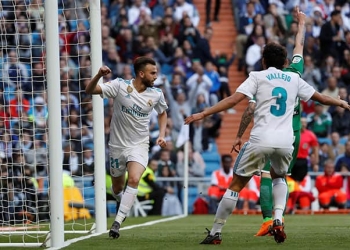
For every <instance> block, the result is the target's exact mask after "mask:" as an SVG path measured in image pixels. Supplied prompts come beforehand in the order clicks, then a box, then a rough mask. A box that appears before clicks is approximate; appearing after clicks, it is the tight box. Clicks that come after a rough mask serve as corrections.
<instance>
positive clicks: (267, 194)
mask: <svg viewBox="0 0 350 250" xmlns="http://www.w3.org/2000/svg"><path fill="white" fill-rule="evenodd" d="M295 11H296V13H297V19H298V32H297V35H296V36H295V47H294V50H293V59H292V63H291V64H290V65H289V67H287V68H284V69H283V71H285V72H294V73H296V74H298V75H299V76H301V74H302V73H303V71H304V60H303V49H304V38H305V18H306V16H305V14H304V13H303V12H301V11H299V8H298V7H296V8H295ZM254 110H255V101H254V99H252V100H250V101H249V105H248V107H247V108H246V110H245V111H244V113H243V116H242V119H241V123H240V126H239V129H238V133H237V137H236V139H235V142H234V144H233V149H235V151H236V152H238V149H236V148H235V147H236V146H239V145H241V140H242V139H241V138H242V136H243V133H244V131H245V130H246V129H247V127H248V125H249V123H250V122H251V120H252V118H253V115H254ZM300 115H301V110H300V99H299V98H297V99H296V103H295V107H294V114H293V131H294V144H293V147H294V151H293V159H292V161H291V162H290V165H289V169H288V172H287V174H288V175H289V174H290V173H291V170H292V167H293V166H294V163H295V160H296V158H297V154H298V149H299V142H300V130H301V122H300ZM260 207H261V213H262V216H263V223H262V225H261V227H260V229H259V231H258V232H257V233H256V235H255V236H265V235H267V234H268V233H269V228H270V227H271V226H272V209H273V205H272V180H271V175H270V162H267V163H266V164H265V166H264V168H263V170H262V171H261V182H260Z"/></svg>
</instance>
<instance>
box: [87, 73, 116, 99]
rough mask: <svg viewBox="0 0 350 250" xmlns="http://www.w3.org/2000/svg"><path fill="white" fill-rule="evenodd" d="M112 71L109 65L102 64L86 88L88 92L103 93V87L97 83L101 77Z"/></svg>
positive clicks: (93, 93)
mask: <svg viewBox="0 0 350 250" xmlns="http://www.w3.org/2000/svg"><path fill="white" fill-rule="evenodd" d="M111 72H112V71H111V70H110V68H108V67H107V66H102V67H101V68H100V69H99V71H98V73H97V74H96V75H95V76H94V77H93V78H92V79H91V81H90V82H89V84H88V85H87V86H86V88H85V93H86V94H90V95H91V94H92V95H100V94H102V89H101V87H100V86H99V85H98V84H97V83H98V81H99V80H100V78H101V77H103V76H106V75H108V74H109V73H111Z"/></svg>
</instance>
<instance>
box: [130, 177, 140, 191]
mask: <svg viewBox="0 0 350 250" xmlns="http://www.w3.org/2000/svg"><path fill="white" fill-rule="evenodd" d="M139 182H140V179H139V178H137V177H135V176H130V175H129V177H128V186H130V187H133V188H137V187H138V185H139Z"/></svg>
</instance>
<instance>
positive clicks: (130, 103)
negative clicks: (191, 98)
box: [85, 57, 168, 238]
mask: <svg viewBox="0 0 350 250" xmlns="http://www.w3.org/2000/svg"><path fill="white" fill-rule="evenodd" d="M134 70H135V75H136V78H135V79H133V80H124V79H121V78H117V79H114V80H113V81H110V82H106V83H101V84H97V83H98V81H99V79H100V78H101V77H103V76H106V75H108V74H109V73H111V70H110V69H109V68H108V67H106V66H102V67H101V68H100V70H99V72H98V73H97V74H96V75H95V76H94V78H92V80H91V81H90V83H89V84H88V85H87V86H86V89H85V91H86V93H88V94H94V95H101V96H102V97H103V98H113V101H114V103H113V115H112V120H111V125H110V126H111V130H110V131H111V132H110V141H109V149H110V150H109V156H110V159H109V160H110V172H111V176H112V193H113V196H114V197H115V198H116V200H117V203H118V212H117V215H116V218H115V221H114V222H113V225H112V227H111V229H110V231H109V236H110V237H112V238H118V237H119V235H120V234H119V229H120V225H121V223H122V222H123V220H124V219H125V217H126V215H127V214H128V212H129V211H130V209H131V207H132V206H133V204H134V201H135V198H136V195H137V192H138V190H137V187H138V184H139V181H140V178H141V176H142V173H143V172H144V171H145V168H146V166H147V163H148V151H149V122H150V115H151V113H152V111H153V109H155V110H156V111H157V113H158V123H159V136H158V138H157V140H156V143H157V144H158V145H159V146H160V147H162V148H164V147H165V146H166V141H165V139H164V136H165V128H166V123H167V113H166V111H165V110H166V109H167V108H168V106H167V104H166V102H165V99H164V95H163V92H162V91H161V90H160V89H158V88H154V87H153V84H154V81H155V80H156V79H157V67H156V62H155V61H154V60H153V59H152V58H149V57H139V58H137V59H136V60H135V62H134ZM126 170H128V183H127V186H126V188H125V191H124V192H123V190H124V184H125V172H126Z"/></svg>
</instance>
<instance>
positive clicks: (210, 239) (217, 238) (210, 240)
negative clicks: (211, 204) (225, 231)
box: [200, 228, 222, 245]
mask: <svg viewBox="0 0 350 250" xmlns="http://www.w3.org/2000/svg"><path fill="white" fill-rule="evenodd" d="M206 230H207V233H208V235H207V237H206V238H205V239H204V240H203V241H202V242H201V243H200V244H208V245H220V244H221V241H222V238H221V233H215V234H214V235H210V230H209V229H208V228H206Z"/></svg>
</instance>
